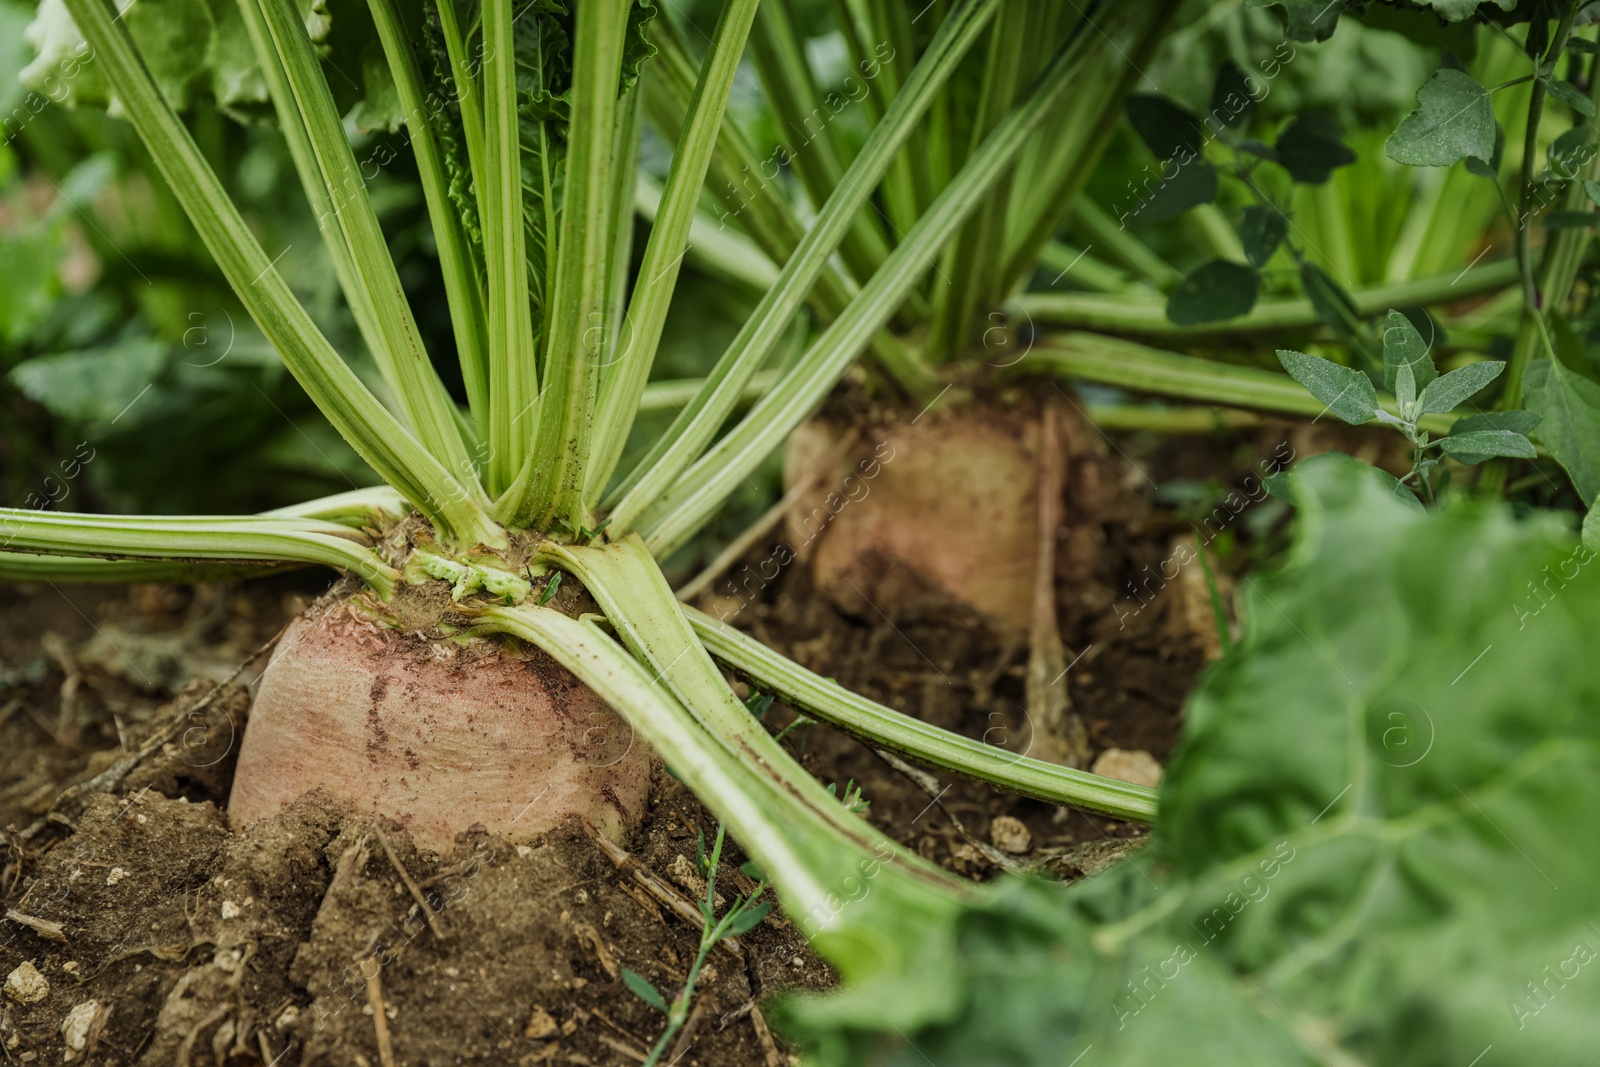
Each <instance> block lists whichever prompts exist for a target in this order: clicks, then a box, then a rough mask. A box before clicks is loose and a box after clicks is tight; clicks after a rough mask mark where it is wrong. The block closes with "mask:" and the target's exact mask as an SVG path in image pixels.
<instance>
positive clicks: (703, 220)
mask: <svg viewBox="0 0 1600 1067" xmlns="http://www.w3.org/2000/svg"><path fill="white" fill-rule="evenodd" d="M661 197H662V188H661V186H659V185H657V184H656V183H655V182H654V181H653V180H651V178H650V176H649V175H648V174H643V173H641V174H640V175H639V182H638V184H637V185H636V186H635V187H634V197H633V207H634V210H635V211H637V212H638V213H639V216H640V217H641V218H643V219H644V220H645V221H646V222H649V223H652V224H654V222H655V221H656V215H657V213H658V212H659V211H660V210H661ZM688 247H689V251H688V254H687V256H686V257H685V258H686V259H688V260H689V261H690V262H691V263H694V264H696V265H697V266H700V267H703V268H705V269H706V270H707V271H709V272H710V273H712V274H714V275H716V276H717V277H719V278H722V279H724V280H725V281H730V282H733V283H735V284H737V285H742V286H745V287H746V288H748V289H751V290H753V291H754V292H755V293H757V294H758V295H759V294H761V293H764V292H766V291H767V290H768V289H770V288H772V287H773V285H775V284H776V283H777V281H778V265H777V264H776V263H774V262H772V260H771V259H769V258H767V254H766V253H765V252H763V251H761V249H760V248H758V247H757V246H756V243H755V242H754V241H752V240H750V238H748V237H746V236H745V235H744V234H742V233H740V232H739V231H738V230H735V229H730V228H729V227H726V226H722V225H719V224H718V223H717V220H716V219H714V218H712V217H711V216H709V215H707V214H706V213H705V212H703V211H696V212H695V214H694V218H693V219H692V220H690V223H689V246H688Z"/></svg>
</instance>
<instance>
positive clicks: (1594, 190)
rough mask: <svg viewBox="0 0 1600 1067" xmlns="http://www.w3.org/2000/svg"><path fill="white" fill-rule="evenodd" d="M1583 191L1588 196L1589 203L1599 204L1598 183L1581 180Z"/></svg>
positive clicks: (1586, 179) (1587, 179) (1599, 183)
mask: <svg viewBox="0 0 1600 1067" xmlns="http://www.w3.org/2000/svg"><path fill="white" fill-rule="evenodd" d="M1583 191H1584V192H1586V193H1588V194H1589V199H1590V200H1591V201H1593V202H1594V203H1596V204H1600V182H1597V181H1594V180H1592V179H1590V178H1585V179H1584V180H1583Z"/></svg>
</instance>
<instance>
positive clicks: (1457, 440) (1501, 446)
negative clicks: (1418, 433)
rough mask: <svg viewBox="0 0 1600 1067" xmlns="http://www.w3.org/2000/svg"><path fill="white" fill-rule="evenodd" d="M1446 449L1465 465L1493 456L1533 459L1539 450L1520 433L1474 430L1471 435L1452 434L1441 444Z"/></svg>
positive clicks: (1480, 461)
mask: <svg viewBox="0 0 1600 1067" xmlns="http://www.w3.org/2000/svg"><path fill="white" fill-rule="evenodd" d="M1439 447H1440V448H1442V449H1444V450H1445V451H1446V452H1448V453H1449V454H1450V455H1452V456H1454V457H1455V458H1456V459H1459V460H1461V461H1462V462H1464V463H1482V462H1483V461H1484V460H1485V459H1488V458H1489V457H1491V456H1510V457H1512V458H1515V459H1533V458H1534V457H1535V456H1537V455H1538V454H1539V453H1538V450H1536V449H1535V448H1534V447H1533V444H1532V443H1531V442H1530V441H1529V440H1528V439H1527V438H1526V437H1524V436H1522V435H1521V434H1520V433H1512V432H1511V431H1510V430H1474V431H1472V432H1471V433H1462V434H1455V433H1453V434H1451V435H1450V436H1449V437H1446V438H1443V439H1442V440H1441V441H1440V442H1439Z"/></svg>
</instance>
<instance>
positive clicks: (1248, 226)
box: [1239, 204, 1289, 267]
mask: <svg viewBox="0 0 1600 1067" xmlns="http://www.w3.org/2000/svg"><path fill="white" fill-rule="evenodd" d="M1288 233H1289V220H1288V219H1287V218H1286V217H1285V216H1284V214H1283V212H1281V211H1279V210H1278V209H1277V208H1275V207H1272V206H1271V205H1269V204H1251V205H1250V206H1249V207H1247V208H1245V209H1244V222H1243V223H1242V224H1241V225H1240V226H1239V243H1240V244H1241V245H1243V246H1244V255H1245V258H1246V259H1248V260H1249V261H1250V265H1251V266H1252V267H1265V266H1266V265H1267V260H1269V259H1271V258H1272V254H1273V253H1274V252H1276V251H1277V250H1278V246H1279V245H1281V244H1283V239H1284V237H1286V236H1288Z"/></svg>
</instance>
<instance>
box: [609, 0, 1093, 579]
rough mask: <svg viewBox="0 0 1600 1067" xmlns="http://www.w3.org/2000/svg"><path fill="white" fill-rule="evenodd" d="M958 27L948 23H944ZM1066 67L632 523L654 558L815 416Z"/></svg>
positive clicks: (1062, 81) (1003, 164) (1067, 54)
mask: <svg viewBox="0 0 1600 1067" xmlns="http://www.w3.org/2000/svg"><path fill="white" fill-rule="evenodd" d="M956 18H957V16H956V15H952V16H951V21H953V20H954V19H956ZM946 25H949V22H948V21H947V23H946ZM942 31H943V27H941V32H942ZM1074 58H1075V57H1074V54H1073V51H1072V50H1070V49H1068V50H1064V51H1062V52H1061V54H1060V55H1058V56H1057V57H1056V59H1055V60H1054V61H1053V62H1052V63H1051V65H1050V67H1049V69H1048V70H1047V71H1046V73H1045V75H1044V77H1043V78H1042V79H1041V80H1040V81H1039V82H1038V84H1037V85H1036V86H1035V87H1034V89H1033V90H1032V91H1030V93H1029V94H1028V96H1027V98H1026V99H1025V100H1024V101H1023V103H1022V104H1020V105H1019V106H1018V107H1017V108H1016V109H1015V110H1013V111H1012V112H1011V114H1009V115H1008V116H1006V118H1005V119H1004V120H1003V121H1002V122H1001V123H1000V124H999V125H998V126H996V127H995V130H994V132H993V133H992V134H991V135H990V136H989V137H988V139H986V140H985V141H984V143H983V145H982V147H981V149H980V150H979V151H978V152H977V153H976V154H975V155H974V156H973V158H972V159H970V160H969V161H968V162H967V164H966V166H964V167H962V169H961V171H960V173H958V174H957V175H956V177H955V178H954V179H953V180H952V181H951V183H950V185H949V186H948V187H947V188H946V189H945V191H944V192H943V193H941V194H940V195H939V198H938V199H937V200H935V201H934V203H933V204H932V206H930V207H929V209H928V211H927V212H926V213H925V214H924V215H923V216H922V218H921V219H920V220H919V221H918V222H917V225H916V227H915V228H914V229H913V230H912V232H911V233H909V234H907V235H906V239H905V240H904V241H903V242H902V243H901V244H900V245H899V247H897V248H896V249H895V250H894V252H893V253H892V254H891V255H890V256H889V258H888V260H886V261H885V262H884V265H883V267H882V268H881V269H880V270H879V271H878V273H877V274H875V275H873V278H872V281H870V282H869V283H867V285H866V286H865V287H864V288H863V289H862V290H861V295H860V296H859V297H857V298H856V300H855V301H854V302H853V303H852V304H851V305H850V307H849V308H848V309H846V311H845V313H844V314H843V315H841V316H840V317H839V319H838V321H836V322H835V323H834V324H833V325H832V326H830V327H829V328H828V329H827V331H826V332H824V333H823V335H822V336H821V337H820V338H819V339H818V340H817V342H816V343H815V344H813V345H812V346H811V348H810V349H809V350H808V351H807V352H806V354H805V355H804V356H803V357H801V359H800V361H799V363H797V364H796V365H795V367H794V368H792V369H791V370H790V371H789V373H787V374H786V375H784V377H783V379H782V381H780V382H779V384H778V385H777V387H776V388H774V389H773V390H772V392H770V393H768V394H767V395H766V396H764V397H762V398H761V400H760V401H759V402H758V403H757V404H756V406H755V407H754V408H752V409H751V410H750V412H749V413H748V414H747V415H746V416H745V417H744V419H743V420H741V421H740V423H739V424H738V426H736V427H734V429H733V430H732V431H730V432H729V433H728V435H727V436H726V437H725V438H723V439H722V440H721V441H719V442H718V443H717V445H716V446H715V447H714V448H713V449H712V450H711V451H710V452H709V453H707V454H706V455H705V456H704V457H703V458H702V459H701V460H700V461H699V462H698V463H696V464H695V465H694V466H693V467H691V468H690V469H689V470H688V471H687V472H686V473H685V474H684V476H683V477H682V478H681V479H679V480H678V481H677V482H676V483H674V485H673V487H672V489H671V490H670V491H669V492H667V493H666V494H664V495H663V496H662V497H660V498H659V499H658V500H657V501H656V503H655V504H653V505H652V506H651V508H650V510H649V511H648V512H646V513H645V514H644V515H643V516H642V517H641V518H640V520H639V526H640V527H641V529H642V530H643V532H644V534H645V541H646V543H647V544H649V546H650V547H651V549H652V550H653V551H655V552H658V553H660V554H662V555H663V556H664V555H666V554H667V553H669V552H671V551H672V550H673V549H674V548H676V547H677V546H679V545H681V544H683V542H684V541H685V540H686V539H687V538H688V537H690V536H691V535H692V534H693V532H694V531H695V530H697V529H699V528H700V526H701V525H702V524H703V523H704V522H705V521H706V520H707V519H708V518H709V517H710V516H711V515H712V513H713V512H714V511H715V510H716V509H717V508H718V507H720V506H721V505H722V502H723V501H724V500H726V499H727V495H728V494H729V493H730V492H732V491H733V490H734V488H735V487H736V486H737V485H738V483H739V482H740V481H741V480H742V479H743V478H744V477H745V476H746V472H747V471H749V470H750V469H752V468H753V467H754V466H755V465H756V464H757V463H759V462H761V461H762V460H763V459H765V458H766V457H767V456H768V455H769V454H771V452H772V451H773V450H774V449H775V448H777V447H778V446H779V445H780V444H781V443H782V442H783V440H784V439H785V438H787V437H788V435H789V433H790V431H791V430H793V429H794V428H795V427H796V426H798V425H799V424H800V422H801V421H802V420H803V419H804V418H805V417H806V416H807V415H809V414H810V413H811V412H812V411H813V410H814V409H815V408H816V406H817V404H818V403H820V402H821V400H822V398H823V397H824V396H825V395H826V394H827V392H828V390H829V389H831V388H832V387H833V385H834V383H835V382H836V381H838V378H839V375H840V374H842V373H844V371H845V369H846V368H847V367H849V365H850V363H851V362H852V361H853V360H854V359H855V357H856V354H857V353H858V352H859V351H860V350H861V345H862V344H863V343H864V342H865V340H866V338H868V337H870V336H872V334H873V333H874V332H876V331H877V330H879V329H881V328H882V326H883V324H884V323H885V322H887V321H888V319H889V317H890V316H891V315H893V314H894V309H895V308H896V307H898V306H899V304H900V301H901V299H902V298H903V296H904V294H905V293H906V292H907V291H908V290H909V289H910V288H911V287H912V286H913V285H915V284H916V283H917V280H918V279H920V278H921V277H922V275H923V274H924V273H925V272H926V271H927V269H928V267H929V261H928V259H927V256H928V255H929V254H932V253H937V251H938V250H939V249H940V248H941V247H943V245H944V243H945V242H946V241H948V240H950V239H951V237H953V236H954V234H955V233H956V231H957V230H958V228H959V227H960V225H961V223H962V222H964V221H965V220H966V219H967V217H968V216H969V215H970V214H971V213H972V211H973V210H974V209H976V207H977V206H978V204H979V203H980V202H981V200H982V198H983V197H984V196H986V195H988V193H989V191H990V189H992V188H993V186H994V184H995V183H996V182H997V181H999V180H1000V178H1001V176H1002V175H1004V173H1005V172H1006V169H1007V167H1009V166H1010V164H1011V162H1012V161H1013V160H1014V159H1015V158H1016V154H1017V152H1019V151H1020V150H1021V148H1022V146H1023V144H1025V143H1026V141H1027V138H1028V135H1029V134H1031V133H1032V132H1033V130H1034V129H1035V128H1037V126H1038V124H1039V123H1040V122H1042V121H1043V119H1044V117H1045V116H1046V115H1047V114H1048V113H1049V109H1050V108H1051V107H1053V106H1055V105H1056V103H1057V102H1058V101H1059V100H1060V97H1061V94H1062V92H1064V91H1065V89H1066V87H1067V86H1068V85H1069V84H1070V82H1071V75H1072V69H1073V59H1074ZM921 66H922V65H921V64H919V65H918V69H919V70H920V69H921ZM907 92H910V86H909V85H908V86H907ZM897 102H898V100H897ZM863 156H865V152H863ZM856 162H857V163H858V164H859V163H860V162H861V161H860V160H859V159H858V160H857V161H856ZM707 436H709V435H707Z"/></svg>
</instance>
